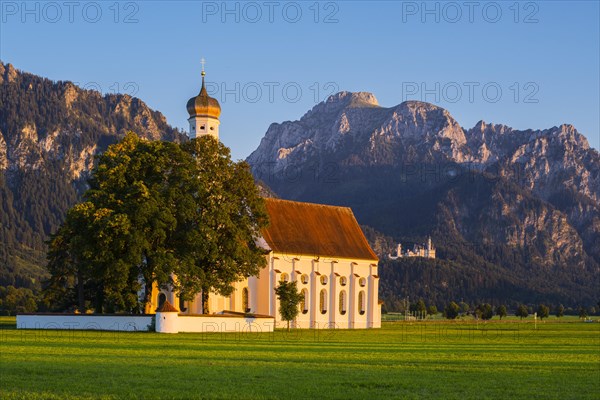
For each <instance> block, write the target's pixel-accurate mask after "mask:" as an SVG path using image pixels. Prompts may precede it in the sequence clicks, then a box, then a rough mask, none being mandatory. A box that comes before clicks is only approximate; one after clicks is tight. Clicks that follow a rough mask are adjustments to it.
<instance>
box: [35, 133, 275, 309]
mask: <svg viewBox="0 0 600 400" xmlns="http://www.w3.org/2000/svg"><path fill="white" fill-rule="evenodd" d="M89 184H90V189H89V190H88V191H87V192H86V194H85V196H84V202H83V203H80V204H78V205H76V206H75V207H73V208H72V209H71V210H69V212H68V213H67V218H66V221H65V222H64V223H63V225H62V226H61V227H60V228H59V230H58V231H57V232H56V233H55V234H54V235H53V236H52V238H51V240H50V243H49V244H50V246H49V252H48V270H49V271H50V273H51V277H50V279H49V280H48V282H47V283H46V291H45V292H46V298H47V301H48V302H49V303H51V304H55V305H57V307H58V308H69V307H74V306H75V305H77V307H78V308H79V309H80V310H82V311H83V310H84V309H86V308H88V307H89V306H93V307H94V308H95V309H96V312H103V311H110V312H116V311H128V312H140V311H143V310H144V308H145V307H144V306H145V305H146V304H148V303H149V300H150V296H151V293H152V287H153V284H155V283H156V284H158V285H159V286H160V287H164V288H169V289H172V290H174V291H176V292H177V293H178V294H179V296H180V297H181V298H183V299H184V300H190V299H192V298H193V297H194V296H195V295H196V294H198V293H200V292H203V293H208V292H209V291H214V292H216V293H219V294H222V295H228V294H230V293H231V291H232V290H233V288H232V283H233V282H236V281H239V280H241V279H243V278H245V277H248V276H251V275H255V274H257V273H258V271H259V270H260V268H262V267H263V266H264V265H265V263H266V260H265V257H264V256H263V251H262V249H260V248H259V247H258V246H257V245H256V242H255V239H256V238H257V237H258V236H259V235H260V229H261V228H263V227H265V226H266V224H267V223H268V216H267V213H266V209H265V206H264V202H263V200H262V198H261V197H260V196H259V194H258V190H257V188H256V186H255V184H254V180H253V178H252V175H251V174H250V169H249V166H248V165H247V164H246V163H245V162H233V161H232V160H231V157H230V153H229V150H228V149H227V147H225V146H224V145H223V144H221V143H220V142H218V141H216V140H215V139H213V138H212V137H208V136H204V137H201V138H198V139H193V140H190V141H189V142H186V143H183V144H176V143H172V142H162V141H147V140H143V139H140V138H139V137H137V136H136V135H135V134H133V133H129V134H127V135H126V136H125V138H124V139H123V140H122V141H120V142H119V143H117V144H115V145H112V146H110V147H109V148H108V150H107V151H106V152H105V153H104V154H103V155H101V156H100V157H99V159H98V164H97V166H96V167H95V168H94V170H93V174H92V178H91V179H90V181H89ZM140 292H142V293H143V297H142V298H141V299H140V297H139V296H138V293H140ZM59 300H60V301H59Z"/></svg>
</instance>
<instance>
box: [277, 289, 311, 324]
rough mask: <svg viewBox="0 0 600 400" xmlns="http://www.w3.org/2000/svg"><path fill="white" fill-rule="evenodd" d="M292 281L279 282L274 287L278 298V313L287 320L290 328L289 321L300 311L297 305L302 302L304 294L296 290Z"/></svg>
mask: <svg viewBox="0 0 600 400" xmlns="http://www.w3.org/2000/svg"><path fill="white" fill-rule="evenodd" d="M296 283H297V282H296V281H294V282H291V281H290V282H280V283H279V286H277V287H276V288H275V294H276V295H277V298H278V299H279V314H280V315H281V319H283V320H284V321H287V328H288V330H289V329H290V321H292V320H293V319H294V318H296V317H297V316H298V313H299V312H300V310H299V308H298V306H299V305H300V303H301V302H302V300H303V298H304V296H303V295H302V293H300V292H299V291H298V287H297V286H296Z"/></svg>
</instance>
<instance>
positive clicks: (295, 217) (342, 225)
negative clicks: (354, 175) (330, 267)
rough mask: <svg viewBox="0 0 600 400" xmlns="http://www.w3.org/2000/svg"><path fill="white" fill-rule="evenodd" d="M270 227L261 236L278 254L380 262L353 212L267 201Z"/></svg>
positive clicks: (323, 206) (342, 209)
mask: <svg viewBox="0 0 600 400" xmlns="http://www.w3.org/2000/svg"><path fill="white" fill-rule="evenodd" d="M265 203H266V206H267V211H268V213H269V219H270V224H269V226H268V227H267V228H265V229H263V231H262V235H263V237H264V239H265V241H266V242H267V244H268V245H269V247H270V248H271V249H272V250H273V251H275V252H279V253H287V254H290V255H293V254H301V255H308V256H314V257H315V258H317V257H328V258H353V259H361V260H370V261H378V258H377V256H376V255H375V253H374V252H373V250H372V249H371V247H370V246H369V243H368V242H367V239H366V238H365V235H364V234H363V232H362V230H361V229H360V226H359V225H358V222H356V218H354V214H353V213H352V210H351V209H350V208H348V207H335V206H327V205H323V204H313V203H301V202H297V201H289V200H280V199H273V198H266V199H265Z"/></svg>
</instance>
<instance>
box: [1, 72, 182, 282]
mask: <svg viewBox="0 0 600 400" xmlns="http://www.w3.org/2000/svg"><path fill="white" fill-rule="evenodd" d="M127 131H134V132H136V133H138V134H140V135H142V136H143V137H146V138H148V139H164V140H180V138H181V133H180V132H178V131H176V130H175V129H173V128H172V127H170V126H169V125H168V124H167V122H166V119H165V117H164V116H163V115H162V114H160V113H159V112H157V111H153V110H151V109H150V108H148V106H147V105H146V104H144V102H142V101H141V100H139V99H137V98H132V97H130V96H128V95H113V94H109V95H104V96H103V95H101V94H100V93H98V92H96V91H93V90H83V89H81V88H79V87H77V86H75V85H74V84H73V83H71V82H61V81H59V82H53V81H50V80H48V79H44V78H41V77H38V76H35V75H32V74H28V73H23V72H20V71H18V70H16V69H15V68H14V67H13V66H12V65H10V64H3V63H1V62H0V209H1V213H0V286H6V285H9V284H13V285H17V286H25V287H33V288H35V287H36V286H37V285H38V284H39V277H40V276H41V275H43V274H44V269H43V265H44V264H45V244H44V241H45V240H46V239H47V238H48V236H49V235H50V234H51V233H52V232H53V231H54V230H55V229H56V228H57V226H58V225H59V224H60V223H61V222H62V220H63V218H64V215H65V212H66V210H67V209H68V208H69V207H70V206H72V205H73V204H74V203H75V202H76V201H77V200H78V199H79V198H80V195H81V194H82V192H83V190H84V189H85V182H86V178H87V177H88V173H89V171H90V169H91V168H92V166H93V163H94V156H95V155H96V154H98V153H99V152H101V151H103V150H104V149H106V147H107V146H108V145H109V144H111V143H114V142H116V141H117V140H118V139H119V138H120V137H121V136H122V135H124V134H125V133H126V132H127Z"/></svg>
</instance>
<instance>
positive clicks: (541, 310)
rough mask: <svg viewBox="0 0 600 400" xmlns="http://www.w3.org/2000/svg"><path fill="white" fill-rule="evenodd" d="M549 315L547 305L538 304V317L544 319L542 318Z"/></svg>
mask: <svg viewBox="0 0 600 400" xmlns="http://www.w3.org/2000/svg"><path fill="white" fill-rule="evenodd" d="M549 315H550V309H549V308H548V306H546V305H544V304H540V305H539V307H538V309H537V316H538V317H539V318H540V319H544V318H548V316H549Z"/></svg>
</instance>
